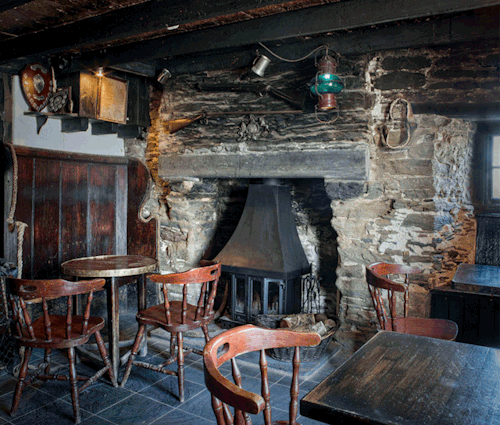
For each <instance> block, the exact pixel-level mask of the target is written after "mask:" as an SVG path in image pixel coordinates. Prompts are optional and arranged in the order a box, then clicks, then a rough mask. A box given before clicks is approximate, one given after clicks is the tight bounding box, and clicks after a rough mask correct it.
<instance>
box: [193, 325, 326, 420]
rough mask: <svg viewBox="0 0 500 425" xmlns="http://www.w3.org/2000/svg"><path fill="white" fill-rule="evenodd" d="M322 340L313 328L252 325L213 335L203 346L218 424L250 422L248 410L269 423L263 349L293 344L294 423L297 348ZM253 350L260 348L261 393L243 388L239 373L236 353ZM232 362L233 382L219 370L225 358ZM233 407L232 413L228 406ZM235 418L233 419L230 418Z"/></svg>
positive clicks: (294, 414)
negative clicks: (262, 416) (260, 326)
mask: <svg viewBox="0 0 500 425" xmlns="http://www.w3.org/2000/svg"><path fill="white" fill-rule="evenodd" d="M320 342H321V337H320V336H319V334H317V333H314V332H295V331H290V330H285V329H264V328H259V327H257V326H253V325H244V326H238V327H236V328H233V329H231V330H228V331H225V332H223V333H221V334H219V335H218V336H216V337H214V338H212V339H211V340H210V341H209V342H208V343H207V344H206V345H205V349H204V350H203V360H204V364H205V384H206V386H207V388H208V390H209V391H210V392H211V394H212V406H213V408H214V413H215V416H216V418H217V423H218V425H225V424H233V423H234V424H235V425H239V424H251V421H250V418H249V415H248V413H252V414H259V413H261V412H262V413H263V415H264V423H265V424H266V425H270V424H271V406H270V389H269V380H268V373H267V358H266V353H265V350H267V349H270V348H281V347H295V351H294V356H293V360H292V361H293V375H292V383H291V386H290V408H289V418H290V421H289V422H290V424H296V418H297V411H298V394H299V366H300V351H299V348H298V347H303V346H314V345H318V344H319V343H320ZM252 351H259V352H260V362H259V364H260V372H261V380H262V385H261V388H262V394H261V395H259V394H255V393H252V392H250V391H246V390H244V389H243V382H242V377H241V373H240V372H239V369H238V366H237V364H236V361H235V357H236V356H239V355H241V354H245V353H249V352H252ZM229 360H230V361H231V364H232V376H233V380H234V383H233V382H231V381H230V380H229V379H227V378H225V377H224V376H223V375H222V374H221V373H220V371H219V368H220V367H221V365H222V364H223V363H225V362H227V361H229ZM228 405H229V406H232V407H234V416H233V414H232V413H231V412H230V410H229V407H228ZM233 421H234V422H233Z"/></svg>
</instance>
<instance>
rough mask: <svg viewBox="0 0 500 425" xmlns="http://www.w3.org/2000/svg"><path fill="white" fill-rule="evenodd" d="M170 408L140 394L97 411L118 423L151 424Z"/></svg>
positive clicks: (103, 416)
mask: <svg viewBox="0 0 500 425" xmlns="http://www.w3.org/2000/svg"><path fill="white" fill-rule="evenodd" d="M171 410H172V407H170V406H168V405H166V404H164V403H160V402H158V401H155V400H153V399H152V398H149V397H146V396H144V395H141V394H132V395H131V396H130V397H128V398H126V399H124V400H122V401H120V402H119V403H116V404H114V405H113V406H111V407H109V408H108V409H106V410H104V411H102V412H100V413H99V417H101V418H104V419H107V420H109V421H111V422H113V423H116V424H120V425H140V424H147V425H149V424H151V423H152V422H154V421H155V420H156V419H158V418H161V417H162V416H164V415H165V414H167V413H168V412H170V411H171Z"/></svg>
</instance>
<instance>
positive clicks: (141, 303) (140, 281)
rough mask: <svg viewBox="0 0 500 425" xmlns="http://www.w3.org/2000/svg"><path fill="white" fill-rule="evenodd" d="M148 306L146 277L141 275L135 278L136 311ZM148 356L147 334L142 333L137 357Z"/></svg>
mask: <svg viewBox="0 0 500 425" xmlns="http://www.w3.org/2000/svg"><path fill="white" fill-rule="evenodd" d="M147 306H148V300H147V291H146V276H145V275H144V274H141V275H140V276H138V278H137V311H141V310H145V309H146V308H147ZM147 354H148V332H147V329H146V331H145V332H144V336H143V338H142V343H141V348H140V351H139V355H140V356H142V357H144V356H147Z"/></svg>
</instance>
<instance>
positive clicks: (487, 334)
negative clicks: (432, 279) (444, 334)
mask: <svg viewBox="0 0 500 425" xmlns="http://www.w3.org/2000/svg"><path fill="white" fill-rule="evenodd" d="M431 295H432V296H431V317H435V318H440V319H450V320H453V321H454V322H456V323H457V325H458V335H457V339H456V340H457V341H458V342H466V343H469V344H478V345H492V344H494V345H498V343H499V342H500V296H498V295H489V294H480V293H472V292H465V291H457V290H437V289H435V290H432V291H431Z"/></svg>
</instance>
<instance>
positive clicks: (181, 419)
mask: <svg viewBox="0 0 500 425" xmlns="http://www.w3.org/2000/svg"><path fill="white" fill-rule="evenodd" d="M210 413H211V412H205V413H204V416H203V417H200V416H196V415H194V414H191V413H187V412H185V411H183V410H180V409H174V410H172V411H171V412H169V413H167V414H166V415H165V416H163V417H161V418H160V419H158V420H156V421H154V422H153V423H152V424H151V425H202V424H206V425H212V424H216V423H217V422H216V421H215V416H213V414H212V416H213V417H211V416H210Z"/></svg>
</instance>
